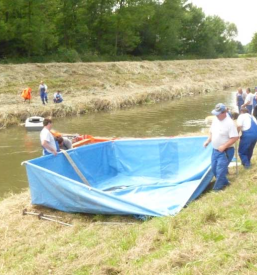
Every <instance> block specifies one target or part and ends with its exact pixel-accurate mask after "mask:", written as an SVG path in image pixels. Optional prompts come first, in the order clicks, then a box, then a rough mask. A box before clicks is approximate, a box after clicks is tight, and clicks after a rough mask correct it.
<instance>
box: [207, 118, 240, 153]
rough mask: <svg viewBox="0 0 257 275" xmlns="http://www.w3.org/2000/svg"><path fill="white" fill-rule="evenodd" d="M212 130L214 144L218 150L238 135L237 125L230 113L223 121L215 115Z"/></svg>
mask: <svg viewBox="0 0 257 275" xmlns="http://www.w3.org/2000/svg"><path fill="white" fill-rule="evenodd" d="M210 132H211V134H212V146H213V148H214V149H216V150H217V149H218V148H219V147H220V146H221V145H224V144H225V143H226V142H227V141H228V140H229V139H230V138H233V137H238V132H237V128H236V125H235V123H234V121H233V120H232V119H231V118H230V116H229V115H228V114H227V116H226V118H224V119H223V120H221V121H220V120H219V119H218V118H217V117H215V118H214V119H213V121H212V125H211V129H210Z"/></svg>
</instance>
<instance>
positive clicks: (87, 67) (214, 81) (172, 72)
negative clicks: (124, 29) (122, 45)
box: [0, 58, 257, 128]
mask: <svg viewBox="0 0 257 275" xmlns="http://www.w3.org/2000/svg"><path fill="white" fill-rule="evenodd" d="M256 64H257V59H256V58H241V59H215V60H187V61H186V60H184V61H153V62H149V61H143V62H110V63H73V64H71V63H48V64H21V65H0V75H1V76H0V80H1V81H0V102H1V105H0V128H4V127H7V126H10V125H18V124H20V123H21V122H24V120H25V119H26V118H27V117H29V116H32V115H39V116H49V115H50V116H53V117H64V116H70V115H81V114H86V113H88V112H97V111H102V110H111V109H118V108H127V107H129V106H132V105H137V104H144V103H155V102H159V101H164V100H172V99H174V98H177V97H183V96H186V95H192V96H193V95H198V94H204V93H206V92H215V91H217V90H224V89H226V88H229V87H232V86H234V87H236V86H241V85H242V86H244V85H246V84H249V83H252V85H255V83H256V80H257V66H256ZM41 80H44V81H45V83H46V84H47V85H48V87H49V98H50V103H49V104H48V105H47V106H44V105H42V104H41V102H40V99H39V95H38V85H39V82H40V81H41ZM28 86H30V87H31V88H32V91H33V94H32V96H33V98H32V103H31V104H28V103H22V99H21V96H20V95H21V91H22V90H23V89H24V88H26V87H28ZM56 90H61V91H62V94H63V96H64V103H63V104H57V105H54V104H53V103H52V98H53V93H54V92H55V91H56Z"/></svg>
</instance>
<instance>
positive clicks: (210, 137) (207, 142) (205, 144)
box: [203, 133, 212, 147]
mask: <svg viewBox="0 0 257 275" xmlns="http://www.w3.org/2000/svg"><path fill="white" fill-rule="evenodd" d="M211 139H212V134H211V133H209V137H208V139H207V140H206V141H205V142H204V144H203V146H204V147H207V146H208V145H209V143H210V142H211Z"/></svg>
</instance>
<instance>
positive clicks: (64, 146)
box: [56, 137, 72, 150]
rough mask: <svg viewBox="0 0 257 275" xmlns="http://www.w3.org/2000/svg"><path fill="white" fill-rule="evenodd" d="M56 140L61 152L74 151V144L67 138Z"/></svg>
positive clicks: (57, 138)
mask: <svg viewBox="0 0 257 275" xmlns="http://www.w3.org/2000/svg"><path fill="white" fill-rule="evenodd" d="M56 140H57V142H58V144H59V147H60V149H61V150H69V149H72V142H71V140H69V139H68V138H66V137H56Z"/></svg>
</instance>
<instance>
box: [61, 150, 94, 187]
mask: <svg viewBox="0 0 257 275" xmlns="http://www.w3.org/2000/svg"><path fill="white" fill-rule="evenodd" d="M62 152H63V154H64V156H65V157H66V158H67V160H68V162H69V163H70V165H71V166H72V167H73V169H74V170H75V172H76V173H77V175H78V176H79V177H80V178H81V180H82V181H83V182H84V183H85V184H86V185H87V186H89V187H90V184H89V182H88V181H87V179H86V178H85V177H84V175H83V174H82V173H81V172H80V170H79V168H78V167H77V165H76V164H75V162H74V161H73V159H72V158H71V157H70V155H69V154H68V153H67V152H66V151H65V150H63V151H62Z"/></svg>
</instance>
